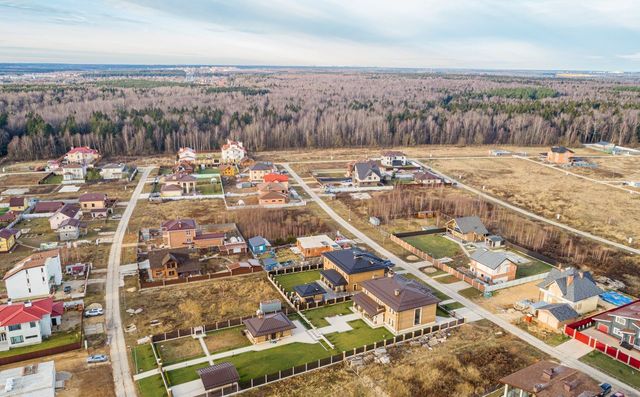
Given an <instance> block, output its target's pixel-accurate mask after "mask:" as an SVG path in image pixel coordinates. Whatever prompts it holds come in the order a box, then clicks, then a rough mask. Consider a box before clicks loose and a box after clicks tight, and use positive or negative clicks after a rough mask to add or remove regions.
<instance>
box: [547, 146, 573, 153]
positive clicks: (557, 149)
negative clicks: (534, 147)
mask: <svg viewBox="0 0 640 397" xmlns="http://www.w3.org/2000/svg"><path fill="white" fill-rule="evenodd" d="M551 151H552V152H553V153H573V150H571V149H567V148H566V147H564V146H552V147H551Z"/></svg>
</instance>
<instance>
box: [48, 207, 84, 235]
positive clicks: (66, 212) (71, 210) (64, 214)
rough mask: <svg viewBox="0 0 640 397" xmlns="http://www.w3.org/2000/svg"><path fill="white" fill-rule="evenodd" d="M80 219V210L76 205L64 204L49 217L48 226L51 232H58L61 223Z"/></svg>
mask: <svg viewBox="0 0 640 397" xmlns="http://www.w3.org/2000/svg"><path fill="white" fill-rule="evenodd" d="M80 218H82V210H80V206H79V205H77V204H65V205H63V206H62V207H60V208H59V209H58V210H57V211H56V212H55V213H54V214H53V215H51V217H49V225H50V226H51V229H52V230H58V228H59V227H60V225H61V224H62V222H64V221H66V220H67V219H80Z"/></svg>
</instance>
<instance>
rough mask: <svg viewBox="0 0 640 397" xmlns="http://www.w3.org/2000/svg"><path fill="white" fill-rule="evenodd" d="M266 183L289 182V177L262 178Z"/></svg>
mask: <svg viewBox="0 0 640 397" xmlns="http://www.w3.org/2000/svg"><path fill="white" fill-rule="evenodd" d="M262 179H263V180H264V181H265V182H288V181H289V176H287V175H282V174H274V173H271V174H267V175H265V176H264V178H262Z"/></svg>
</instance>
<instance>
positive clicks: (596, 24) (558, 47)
mask: <svg viewBox="0 0 640 397" xmlns="http://www.w3.org/2000/svg"><path fill="white" fill-rule="evenodd" d="M0 62H49V63H119V64H213V65H282V66H291V65H294V66H371V67H412V68H465V69H554V70H558V69H560V70H604V71H640V0H575V1H574V0H566V1H561V0H500V1H498V0H440V1H435V0H422V1H417V0H263V1H258V0H229V1H219V0H77V1H74V0H22V1H20V0H0Z"/></svg>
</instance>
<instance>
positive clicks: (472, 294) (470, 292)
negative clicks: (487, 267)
mask: <svg viewBox="0 0 640 397" xmlns="http://www.w3.org/2000/svg"><path fill="white" fill-rule="evenodd" d="M458 293H459V294H460V295H462V296H464V297H465V298H468V299H474V298H479V297H481V296H482V292H481V291H480V290H479V289H477V288H473V287H469V288H465V289H461V290H460V291H458Z"/></svg>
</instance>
